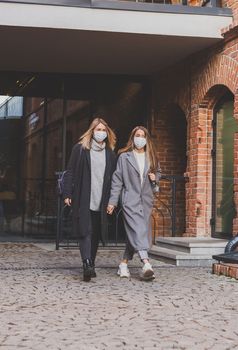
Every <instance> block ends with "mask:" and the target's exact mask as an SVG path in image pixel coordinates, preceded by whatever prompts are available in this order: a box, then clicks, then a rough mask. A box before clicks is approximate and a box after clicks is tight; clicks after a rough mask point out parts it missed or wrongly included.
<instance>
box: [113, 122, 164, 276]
mask: <svg viewBox="0 0 238 350" xmlns="http://www.w3.org/2000/svg"><path fill="white" fill-rule="evenodd" d="M119 154H120V156H119V158H118V162H117V168H116V171H115V172H114V174H113V177H112V187H111V195H110V199H109V204H108V207H107V212H108V214H112V212H113V210H114V208H115V207H116V206H117V204H118V201H119V198H120V199H121V206H122V213H123V220H124V226H125V230H126V234H127V245H126V249H125V252H124V256H123V260H122V262H121V263H120V265H119V270H118V275H119V276H120V277H127V278H129V277H130V272H129V269H128V260H132V258H133V255H134V253H135V252H137V253H138V254H139V257H140V259H141V261H142V262H143V268H142V273H141V277H142V278H143V279H144V280H150V279H154V278H155V275H154V271H153V268H152V266H151V264H150V262H149V257H148V250H149V249H150V246H151V212H152V209H153V199H154V192H158V190H159V187H158V181H159V179H160V174H161V173H160V167H159V163H158V160H157V157H156V152H155V150H154V147H153V144H152V141H151V138H150V135H149V133H148V131H147V129H146V128H144V127H143V126H137V127H136V128H134V129H133V130H132V132H131V135H130V138H129V141H128V143H127V146H126V147H125V148H123V149H121V150H120V151H119Z"/></svg>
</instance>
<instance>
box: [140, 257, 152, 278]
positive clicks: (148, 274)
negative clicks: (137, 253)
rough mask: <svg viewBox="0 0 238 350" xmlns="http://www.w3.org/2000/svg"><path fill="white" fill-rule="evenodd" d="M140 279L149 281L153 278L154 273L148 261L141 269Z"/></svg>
mask: <svg viewBox="0 0 238 350" xmlns="http://www.w3.org/2000/svg"><path fill="white" fill-rule="evenodd" d="M141 279H142V280H144V281H151V280H153V279H155V274H154V271H153V269H152V266H151V264H150V263H149V262H147V263H145V264H144V266H143V267H142V271H141Z"/></svg>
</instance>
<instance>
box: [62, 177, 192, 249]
mask: <svg viewBox="0 0 238 350" xmlns="http://www.w3.org/2000/svg"><path fill="white" fill-rule="evenodd" d="M185 180H186V179H185V178H184V177H183V176H174V175H171V176H162V179H161V181H160V183H161V188H160V193H159V194H158V195H156V200H155V204H154V208H153V212H152V226H153V232H152V235H153V242H155V239H156V236H172V237H174V236H176V235H182V234H183V233H184V230H185ZM178 210H180V214H179V215H177V211H178ZM57 211H58V215H57V233H56V249H57V250H58V249H59V248H73V247H78V240H77V237H74V236H73V230H72V212H71V209H70V208H69V207H67V206H65V205H64V204H63V201H62V199H61V198H60V197H59V198H58V210H57ZM110 219H111V221H110V222H109V229H108V237H107V242H106V244H107V245H109V246H110V245H111V246H121V245H122V243H124V242H125V237H126V235H125V231H124V226H123V220H122V210H121V209H120V208H119V209H118V210H116V211H115V212H114V213H113V215H112V217H111V218H110Z"/></svg>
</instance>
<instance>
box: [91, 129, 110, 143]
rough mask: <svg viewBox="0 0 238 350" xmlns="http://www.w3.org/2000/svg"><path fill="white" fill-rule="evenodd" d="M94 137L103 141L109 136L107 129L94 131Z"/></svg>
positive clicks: (98, 140)
mask: <svg viewBox="0 0 238 350" xmlns="http://www.w3.org/2000/svg"><path fill="white" fill-rule="evenodd" d="M93 138H94V140H95V141H97V142H102V141H104V140H105V138H107V133H106V131H94V133H93Z"/></svg>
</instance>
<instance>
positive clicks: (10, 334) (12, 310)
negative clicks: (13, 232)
mask: <svg viewBox="0 0 238 350" xmlns="http://www.w3.org/2000/svg"><path fill="white" fill-rule="evenodd" d="M121 254H122V252H121V251H118V250H113V251H108V250H100V252H99V254H98V261H97V266H98V268H97V274H98V277H97V278H96V279H93V280H92V281H91V282H89V283H85V282H83V281H82V276H81V275H82V269H81V266H80V257H79V252H78V251H77V250H73V251H72V250H70V251H65V250H59V251H54V250H53V249H52V250H51V249H45V247H44V249H43V246H40V245H32V244H0V281H1V284H0V324H1V328H0V348H1V349H3V350H5V349H9V350H11V349H21V348H22V349H33V350H45V349H50V350H56V349H58V350H64V349H67V350H68V349H69V350H71V349H72V350H74V349H75V350H76V349H77V350H96V349H99V350H104V349H110V350H114V349H125V350H131V349H141V350H142V349H148V350H150V349H151V350H152V349H161V350H172V349H181V350H182V349H188V350H200V349H201V350H207V349H212V350H228V349H229V350H230V349H237V348H238V327H237V319H238V316H237V315H238V303H237V300H238V282H237V281H236V280H233V279H229V278H226V277H224V276H220V277H218V276H216V275H212V274H211V271H210V269H207V268H178V267H174V266H171V265H167V264H164V263H160V262H157V261H154V260H153V261H152V263H153V265H154V267H155V273H156V280H155V281H153V282H150V283H148V282H142V281H140V279H139V272H140V265H141V264H140V261H139V259H138V258H135V260H134V261H133V264H132V265H131V266H132V267H131V274H132V278H131V280H125V279H122V280H120V278H118V277H117V276H116V270H117V269H116V267H117V264H118V261H119V259H120V256H121Z"/></svg>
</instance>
